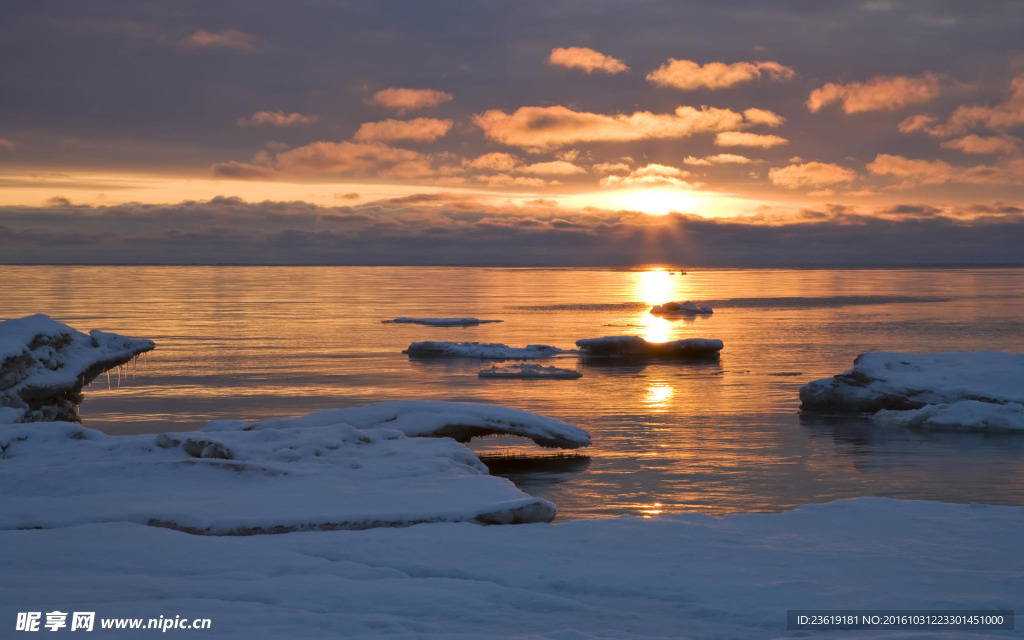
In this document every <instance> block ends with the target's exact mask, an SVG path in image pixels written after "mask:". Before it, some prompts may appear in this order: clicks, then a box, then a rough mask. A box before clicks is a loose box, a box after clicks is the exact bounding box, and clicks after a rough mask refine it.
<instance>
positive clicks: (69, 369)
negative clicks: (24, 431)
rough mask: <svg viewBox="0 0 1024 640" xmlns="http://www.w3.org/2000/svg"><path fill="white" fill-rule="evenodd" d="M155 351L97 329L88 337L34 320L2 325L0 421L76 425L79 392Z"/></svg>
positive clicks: (57, 324)
mask: <svg viewBox="0 0 1024 640" xmlns="http://www.w3.org/2000/svg"><path fill="white" fill-rule="evenodd" d="M153 347H154V344H153V342H152V341H151V340H135V339H132V338H126V337H124V336H120V335H117V334H115V333H106V332H103V331H99V330H96V329H93V330H92V331H91V332H89V335H86V334H84V333H82V332H80V331H76V330H74V329H72V328H71V327H69V326H67V325H65V324H62V323H60V322H57V321H56V320H54V319H52V318H50V317H49V316H46V315H43V314H36V315H33V316H26V317H24V318H15V319H13V320H5V321H3V322H0V420H2V421H3V422H30V421H41V420H74V421H77V420H78V403H79V402H80V401H81V390H82V387H84V386H85V385H86V384H88V383H89V382H90V381H91V380H92V379H93V378H95V377H96V376H97V375H99V374H100V373H102V372H104V371H106V370H107V369H111V368H113V367H116V366H118V365H121V364H124V363H126V362H128V361H129V360H131V359H132V358H134V357H135V356H137V355H138V354H140V353H142V352H145V351H149V350H151V349H152V348H153Z"/></svg>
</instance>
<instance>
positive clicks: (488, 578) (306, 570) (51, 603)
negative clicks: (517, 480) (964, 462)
mask: <svg viewBox="0 0 1024 640" xmlns="http://www.w3.org/2000/svg"><path fill="white" fill-rule="evenodd" d="M0 464H2V463H0ZM126 471H128V470H126ZM173 494H174V487H173V486H169V487H166V488H165V489H164V494H163V495H161V496H160V498H158V499H160V500H162V499H163V497H164V496H167V497H168V498H173ZM276 507H277V505H276V504H274V503H270V504H268V505H267V508H268V509H274V508H276ZM37 508H38V509H39V511H41V512H42V511H43V509H44V506H43V505H39V506H38V507H37ZM1021 531H1024V508H1022V507H1002V506H984V505H964V504H942V503H937V502H915V501H904V500H890V499H884V498H860V499H856V500H844V501H841V502H835V503H831V504H821V505H810V506H806V507H802V508H800V509H797V510H795V511H790V512H787V513H779V514H770V513H753V514H735V515H727V516H723V517H720V518H712V517H709V516H705V515H700V514H684V515H675V516H667V517H660V518H651V519H644V518H633V517H622V518H603V519H592V520H574V521H567V522H561V523H556V524H531V525H523V526H517V527H480V526H473V525H471V524H466V523H455V524H443V523H441V524H429V525H420V526H415V527H406V528H378V529H372V530H367V531H308V532H296V533H288V534H285V535H275V536H246V537H230V538H224V537H210V536H194V535H187V534H185V533H182V532H180V531H170V530H167V529H160V528H155V527H146V526H141V525H138V524H132V523H124V522H117V523H103V524H88V525H82V526H76V527H68V528H63V529H48V530H35V531H0V549H3V553H2V554H0V620H2V621H3V624H4V625H7V626H6V628H5V630H6V631H7V632H8V633H10V634H11V635H10V636H9V637H12V638H13V637H18V636H20V635H22V634H19V633H16V632H14V631H13V629H14V624H15V620H16V617H17V614H18V612H25V611H42V612H49V611H53V610H54V609H59V610H60V611H65V612H72V611H93V612H95V613H96V623H95V630H94V631H92V632H89V633H86V634H85V637H86V638H97V639H99V640H118V639H121V640H124V639H125V638H148V637H153V638H156V637H160V638H163V637H169V638H182V639H187V638H200V637H202V638H211V639H212V638H216V640H269V639H272V638H302V639H303V640H321V639H328V638H329V639H331V640H335V639H337V638H388V639H390V640H396V639H399V638H400V639H403V640H405V639H407V638H408V639H411V638H417V639H419V640H452V639H457V640H469V639H473V640H499V639H501V640H505V639H508V640H511V639H513V638H515V639H522V638H535V639H538V640H570V639H572V640H610V639H612V638H617V639H623V638H632V639H635V640H648V639H655V638H657V639H660V640H664V639H666V638H691V639H711V638H721V639H725V638H728V639H734V640H764V639H765V638H796V637H804V638H836V639H837V640H838V639H839V638H854V637H855V638H858V639H862V638H872V639H874V640H879V639H882V638H885V639H887V640H896V639H897V638H899V639H901V640H909V639H911V638H914V639H917V640H922V639H924V638H944V639H946V638H948V639H949V640H952V639H953V638H955V639H956V640H983V639H988V640H990V639H992V638H1019V637H1020V623H1019V621H1018V622H1017V630H1016V631H1012V630H1005V631H978V632H975V631H964V630H958V631H917V632H912V631H906V630H889V631H855V632H814V631H810V632H798V631H787V630H786V611H787V609H818V610H835V609H893V608H894V607H899V608H904V609H953V610H976V609H985V610H989V611H991V610H995V609H1017V610H1018V612H1019V610H1020V603H1021V602H1024V581H1022V580H1021V568H1020V562H1019V561H1014V560H1013V558H1019V557H1020V533H1021ZM176 614H180V615H181V617H182V618H187V619H188V620H190V621H191V620H192V619H195V618H209V619H210V620H211V621H212V628H211V629H209V630H204V631H199V632H196V631H192V630H179V631H176V630H173V629H172V630H170V631H168V632H167V633H166V634H164V633H157V632H154V631H149V632H148V633H147V632H135V633H132V632H126V631H125V630H123V629H122V630H113V629H111V630H103V629H101V624H100V620H101V619H103V618H116V617H122V616H123V617H129V618H141V619H143V620H145V619H147V618H158V616H161V615H164V616H168V617H169V618H171V619H173V617H174V615H176ZM45 619H46V618H45V615H44V616H43V621H44V622H45ZM143 624H145V622H144V623H143ZM40 630H41V631H43V633H42V634H41V635H42V636H47V635H49V632H48V631H47V630H46V629H43V628H42V625H40ZM68 633H69V632H68V630H67V629H64V630H62V633H58V635H57V636H54V637H63V636H64V635H65V634H68ZM77 633H78V632H77V631H76V632H70V635H68V637H72V638H73V637H75V635H76V634H77ZM26 637H30V636H26Z"/></svg>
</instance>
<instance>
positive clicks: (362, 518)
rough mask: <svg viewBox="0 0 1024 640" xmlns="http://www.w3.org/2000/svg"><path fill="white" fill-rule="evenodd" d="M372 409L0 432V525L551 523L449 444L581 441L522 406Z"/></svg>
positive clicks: (216, 529) (213, 527) (536, 505)
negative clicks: (119, 432) (121, 430)
mask: <svg viewBox="0 0 1024 640" xmlns="http://www.w3.org/2000/svg"><path fill="white" fill-rule="evenodd" d="M456 404H457V403H444V402H423V403H417V402H409V403H402V402H396V403H380V404H377V405H368V406H366V407H359V408H355V409H346V410H338V411H321V412H318V413H315V414H311V415H309V416H304V417H302V418H294V419H287V420H272V421H267V422H262V423H255V424H247V423H245V422H239V421H220V422H215V423H211V424H210V425H209V428H208V429H207V430H204V431H197V432H191V433H177V434H160V435H135V436H108V435H104V434H103V433H101V432H99V431H95V430H92V429H87V428H84V427H82V426H80V425H75V424H71V423H66V422H44V423H35V424H32V425H25V424H12V425H2V426H0V486H2V487H3V488H4V490H3V492H2V495H0V529H26V528H44V529H51V528H55V527H67V526H72V525H78V524H83V523H90V522H132V523H138V524H149V525H154V526H162V527H168V528H173V529H179V530H182V531H187V532H190V533H199V534H215V535H244V534H253V533H280V532H285V531H296V530H324V529H364V528H370V527H381V526H405V525H411V524H415V523H422V522H456V521H471V522H478V523H489V524H507V523H519V522H538V521H549V520H551V519H552V518H553V517H554V515H555V506H554V505H553V504H551V503H550V502H548V501H546V500H543V499H541V498H535V497H532V496H529V495H526V494H525V493H523V492H522V491H520V490H519V489H517V488H516V487H515V485H513V484H512V483H511V482H509V481H508V480H506V479H504V478H499V477H496V476H491V475H489V474H488V471H487V467H486V466H484V465H483V463H481V462H480V460H479V458H477V456H476V455H475V454H474V453H473V452H472V451H470V450H469V449H467V448H466V447H465V446H463V445H461V444H459V443H457V442H455V441H454V440H452V439H450V438H445V437H432V438H427V437H414V436H417V435H433V436H443V435H456V436H465V437H468V436H470V435H477V434H480V433H512V434H519V435H527V436H528V437H529V436H532V437H534V439H535V440H537V441H539V442H542V443H544V444H546V445H547V446H558V445H559V444H563V443H564V444H567V445H568V446H573V447H578V446H581V445H584V444H589V436H587V434H586V432H584V431H583V430H582V429H579V428H577V427H573V426H572V425H568V424H566V423H563V422H559V421H557V420H554V419H551V418H546V417H544V416H538V415H536V414H530V413H527V412H525V411H518V410H514V409H508V408H505V407H490V406H487V405H458V406H454V405H456Z"/></svg>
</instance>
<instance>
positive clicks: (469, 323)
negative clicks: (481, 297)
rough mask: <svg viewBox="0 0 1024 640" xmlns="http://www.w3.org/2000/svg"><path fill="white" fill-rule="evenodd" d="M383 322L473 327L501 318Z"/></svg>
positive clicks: (409, 319)
mask: <svg viewBox="0 0 1024 640" xmlns="http://www.w3.org/2000/svg"><path fill="white" fill-rule="evenodd" d="M381 322H383V323H384V324H424V325H427V326H429V327H475V326H477V325H478V324H489V323H492V322H502V321H501V320H481V319H479V318H406V317H401V318H395V319H394V320H382V321H381Z"/></svg>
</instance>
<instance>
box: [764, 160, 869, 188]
mask: <svg viewBox="0 0 1024 640" xmlns="http://www.w3.org/2000/svg"><path fill="white" fill-rule="evenodd" d="M856 178H857V172H856V171H854V170H852V169H847V168H845V167H841V166H839V165H837V164H831V163H828V162H807V163H804V164H791V165H789V166H788V167H782V168H778V169H771V170H770V171H769V172H768V179H769V180H771V181H772V184H774V185H777V186H780V187H786V188H787V189H799V188H801V187H824V186H827V185H834V184H839V183H841V182H852V181H853V180H855V179H856ZM816 195H831V194H823V193H820V192H819V193H817V194H816Z"/></svg>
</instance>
